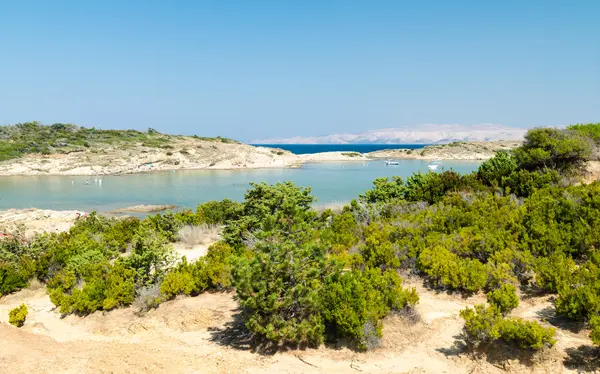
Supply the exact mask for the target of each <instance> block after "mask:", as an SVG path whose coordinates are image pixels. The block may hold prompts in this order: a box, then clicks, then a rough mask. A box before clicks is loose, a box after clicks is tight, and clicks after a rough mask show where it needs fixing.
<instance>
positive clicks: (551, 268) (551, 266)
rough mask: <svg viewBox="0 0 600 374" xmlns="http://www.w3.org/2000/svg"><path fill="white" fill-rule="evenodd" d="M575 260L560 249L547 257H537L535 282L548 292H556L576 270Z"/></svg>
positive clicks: (567, 281)
mask: <svg viewBox="0 0 600 374" xmlns="http://www.w3.org/2000/svg"><path fill="white" fill-rule="evenodd" d="M576 269H577V266H576V264H575V261H573V259H571V258H570V257H567V256H566V255H565V254H564V253H562V252H561V251H557V252H554V253H553V254H552V255H550V256H549V257H539V258H538V259H537V260H536V263H535V272H536V283H537V284H538V286H540V287H541V288H543V289H545V290H546V291H549V292H557V291H558V290H559V289H560V288H561V287H562V286H564V285H566V284H568V283H569V280H570V279H571V277H572V276H573V273H574V272H575V271H576Z"/></svg>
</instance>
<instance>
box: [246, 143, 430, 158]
mask: <svg viewBox="0 0 600 374" xmlns="http://www.w3.org/2000/svg"><path fill="white" fill-rule="evenodd" d="M255 145H257V146H263V147H271V148H281V149H285V150H286V151H290V152H292V153H294V154H297V155H303V154H308V153H320V152H360V153H368V152H375V151H381V150H384V149H399V148H403V149H419V148H423V147H425V146H426V144H255Z"/></svg>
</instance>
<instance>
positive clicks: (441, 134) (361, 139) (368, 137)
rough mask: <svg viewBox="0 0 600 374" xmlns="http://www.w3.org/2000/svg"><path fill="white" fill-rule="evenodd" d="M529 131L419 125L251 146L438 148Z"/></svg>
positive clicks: (486, 126) (518, 137) (513, 136)
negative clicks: (408, 146) (443, 145)
mask: <svg viewBox="0 0 600 374" xmlns="http://www.w3.org/2000/svg"><path fill="white" fill-rule="evenodd" d="M525 132H527V129H522V128H516V127H506V126H502V125H492V124H482V125H474V126H465V125H418V126H414V127H413V128H406V127H405V128H391V129H381V130H370V131H366V132H361V133H356V134H349V133H345V134H344V133H342V134H332V135H324V136H311V137H301V136H296V137H291V138H267V139H258V140H253V141H252V142H251V144H439V143H451V142H457V141H493V140H522V139H523V136H524V135H525Z"/></svg>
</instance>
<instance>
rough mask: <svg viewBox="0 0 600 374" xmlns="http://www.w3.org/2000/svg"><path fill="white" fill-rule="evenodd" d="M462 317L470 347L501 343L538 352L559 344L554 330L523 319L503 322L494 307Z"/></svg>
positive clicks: (478, 307) (479, 308)
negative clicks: (555, 338) (495, 342)
mask: <svg viewBox="0 0 600 374" xmlns="http://www.w3.org/2000/svg"><path fill="white" fill-rule="evenodd" d="M460 316H461V317H462V318H463V319H464V320H465V326H464V332H465V337H466V341H467V342H468V343H469V344H471V345H479V344H481V343H492V342H494V341H498V340H500V341H503V342H505V343H509V344H516V345H518V346H519V347H521V348H525V349H532V350H538V349H542V348H545V347H551V346H553V345H554V344H555V343H556V341H555V340H554V335H555V333H556V331H555V330H554V329H553V328H548V327H543V326H541V325H540V324H539V323H538V322H535V321H525V320H523V319H521V318H503V317H502V315H501V314H500V313H499V312H498V310H496V308H494V307H489V308H486V307H485V306H484V305H476V306H475V308H474V309H471V308H466V309H463V310H461V312H460Z"/></svg>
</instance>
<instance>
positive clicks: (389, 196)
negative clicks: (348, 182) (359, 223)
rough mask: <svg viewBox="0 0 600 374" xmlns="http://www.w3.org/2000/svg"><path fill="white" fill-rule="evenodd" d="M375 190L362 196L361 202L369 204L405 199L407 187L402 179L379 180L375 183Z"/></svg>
mask: <svg viewBox="0 0 600 374" xmlns="http://www.w3.org/2000/svg"><path fill="white" fill-rule="evenodd" d="M373 185H374V187H373V189H371V190H368V191H366V192H365V193H364V194H363V195H360V200H361V201H364V202H367V203H378V202H389V201H393V200H396V199H403V198H404V195H405V190H406V187H405V186H404V182H403V181H402V178H401V177H393V178H392V179H391V180H389V179H388V178H377V179H375V180H374V181H373Z"/></svg>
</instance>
